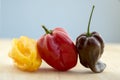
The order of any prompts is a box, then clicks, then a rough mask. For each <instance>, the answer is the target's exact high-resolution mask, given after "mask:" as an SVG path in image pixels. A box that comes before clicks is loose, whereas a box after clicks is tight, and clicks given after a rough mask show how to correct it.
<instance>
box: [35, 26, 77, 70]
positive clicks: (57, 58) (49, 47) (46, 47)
mask: <svg viewBox="0 0 120 80" xmlns="http://www.w3.org/2000/svg"><path fill="white" fill-rule="evenodd" d="M42 28H43V29H44V30H45V32H46V34H45V35H43V36H42V37H41V38H40V39H39V40H38V41H37V49H38V53H39V54H40V55H41V58H42V59H43V60H44V61H45V62H46V63H47V64H49V65H50V66H52V67H53V68H55V69H56V70H59V71H66V70H69V69H71V68H73V67H74V66H75V65H76V64H77V57H78V53H77V50H76V47H75V45H74V43H73V42H72V40H71V39H70V38H69V36H68V34H67V32H65V30H64V29H63V28H55V29H54V30H48V29H47V28H46V27H45V26H42Z"/></svg>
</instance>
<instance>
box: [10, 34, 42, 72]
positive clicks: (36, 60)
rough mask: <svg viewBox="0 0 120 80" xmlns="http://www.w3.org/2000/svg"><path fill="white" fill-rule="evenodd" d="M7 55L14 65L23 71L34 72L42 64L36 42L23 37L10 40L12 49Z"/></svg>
mask: <svg viewBox="0 0 120 80" xmlns="http://www.w3.org/2000/svg"><path fill="white" fill-rule="evenodd" d="M8 55H9V57H11V58H12V59H13V60H14V63H15V65H16V66H17V67H18V68H19V69H21V70H24V71H36V70H37V69H38V68H39V66H40V65H41V63H42V59H41V57H40V55H39V54H38V52H37V45H36V41H35V40H33V39H30V38H28V37H25V36H21V37H20V38H19V39H13V40H12V49H11V51H10V52H9V54H8Z"/></svg>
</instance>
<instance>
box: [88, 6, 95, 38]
mask: <svg viewBox="0 0 120 80" xmlns="http://www.w3.org/2000/svg"><path fill="white" fill-rule="evenodd" d="M94 8H95V6H94V5H93V7H92V11H91V14H90V18H89V22H88V29H87V36H91V33H90V22H91V18H92V14H93V11H94Z"/></svg>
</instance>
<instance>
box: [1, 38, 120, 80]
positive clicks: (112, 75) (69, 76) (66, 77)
mask: <svg viewBox="0 0 120 80" xmlns="http://www.w3.org/2000/svg"><path fill="white" fill-rule="evenodd" d="M10 48H11V40H8V39H0V80H120V44H106V46H105V51H104V54H103V56H102V58H101V60H102V61H103V62H105V63H106V64H107V67H106V69H105V70H104V72H102V73H93V72H91V70H90V69H86V68H84V67H83V66H82V65H81V64H80V63H79V61H78V64H77V65H76V67H74V68H73V69H71V70H69V71H66V72H59V71H56V70H54V69H53V68H51V67H50V66H48V65H47V64H46V63H45V62H43V63H42V65H41V67H40V68H39V70H38V71H36V72H24V71H21V70H19V69H18V68H16V67H15V66H14V65H13V62H12V60H11V59H10V58H9V57H8V52H9V50H10Z"/></svg>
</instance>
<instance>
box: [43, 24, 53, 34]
mask: <svg viewBox="0 0 120 80" xmlns="http://www.w3.org/2000/svg"><path fill="white" fill-rule="evenodd" d="M42 28H43V29H44V30H45V32H46V34H52V30H48V29H47V28H46V27H45V26H44V25H42Z"/></svg>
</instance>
